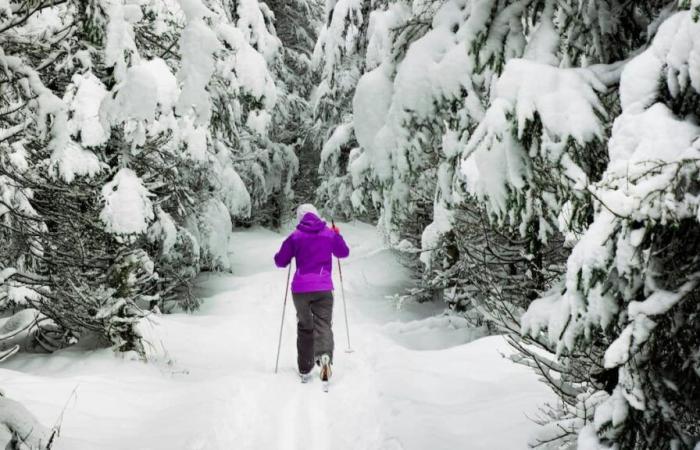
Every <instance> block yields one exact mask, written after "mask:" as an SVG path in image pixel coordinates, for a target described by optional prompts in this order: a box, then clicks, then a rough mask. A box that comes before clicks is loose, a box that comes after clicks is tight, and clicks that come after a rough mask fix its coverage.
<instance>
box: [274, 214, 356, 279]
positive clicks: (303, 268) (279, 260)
mask: <svg viewBox="0 0 700 450" xmlns="http://www.w3.org/2000/svg"><path fill="white" fill-rule="evenodd" d="M349 254H350V249H349V248H348V246H347V244H345V241H344V240H343V237H342V236H341V235H340V234H338V233H336V232H334V231H333V230H331V229H330V228H328V227H327V226H326V222H324V221H322V220H321V219H319V218H318V217H317V216H316V215H315V214H313V213H307V214H305V215H304V217H303V218H302V219H301V222H299V225H297V229H296V230H294V232H293V233H292V234H290V235H289V237H288V238H287V239H285V240H284V242H283V243H282V247H281V248H280V251H279V252H277V254H276V255H275V264H276V265H277V267H287V265H289V263H290V262H291V261H292V258H296V263H297V269H296V271H295V272H294V280H292V292H294V293H301V292H317V291H332V290H333V281H332V279H331V271H332V270H333V256H337V257H338V258H345V257H347V256H348V255H349Z"/></svg>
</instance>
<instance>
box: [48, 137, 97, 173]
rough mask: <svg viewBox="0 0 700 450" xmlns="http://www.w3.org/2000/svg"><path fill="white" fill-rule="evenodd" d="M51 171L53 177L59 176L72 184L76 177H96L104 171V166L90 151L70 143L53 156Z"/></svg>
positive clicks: (58, 149) (55, 151)
mask: <svg viewBox="0 0 700 450" xmlns="http://www.w3.org/2000/svg"><path fill="white" fill-rule="evenodd" d="M49 170H50V171H51V174H52V175H58V176H59V177H60V178H61V179H63V181H65V182H66V183H70V182H72V181H73V180H74V179H75V177H76V176H88V177H93V176H95V175H96V174H97V173H99V172H100V171H101V170H102V165H101V164H100V161H99V159H97V156H96V155H95V154H94V153H92V152H91V151H90V150H87V149H84V148H82V147H81V146H80V145H79V144H77V143H75V142H72V141H69V142H67V143H66V145H65V146H63V147H60V148H57V149H56V150H54V152H53V153H52V154H51V162H50V163H49Z"/></svg>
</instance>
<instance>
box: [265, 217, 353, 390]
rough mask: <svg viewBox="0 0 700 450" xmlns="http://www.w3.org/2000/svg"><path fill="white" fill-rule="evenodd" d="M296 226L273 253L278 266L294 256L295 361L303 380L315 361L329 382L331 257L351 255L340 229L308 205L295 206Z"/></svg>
mask: <svg viewBox="0 0 700 450" xmlns="http://www.w3.org/2000/svg"><path fill="white" fill-rule="evenodd" d="M297 220H298V222H299V223H298V225H297V227H296V230H295V231H294V232H293V233H292V234H290V235H289V237H287V239H285V241H284V242H283V243H282V247H281V248H280V250H279V252H277V254H276V255H275V264H276V265H277V267H287V266H288V265H289V264H290V262H291V261H292V258H296V271H295V272H294V279H293V280H292V298H293V299H294V307H295V308H296V311H297V364H298V366H299V375H300V376H301V381H302V383H306V382H307V381H309V380H310V379H311V370H312V369H313V368H314V362H315V363H316V364H317V365H319V366H320V367H321V374H320V375H321V381H323V382H324V383H328V380H329V379H330V376H331V364H332V362H333V330H332V329H331V324H332V317H333V281H332V279H331V271H332V270H333V256H336V257H338V258H345V257H347V256H348V255H349V254H350V249H349V248H348V246H347V244H346V243H345V240H344V239H343V237H342V236H341V235H340V230H339V229H338V228H337V227H336V226H335V225H333V226H332V227H330V228H329V227H327V226H326V222H324V221H323V220H321V219H320V218H319V214H318V211H317V210H316V208H315V207H314V206H313V205H311V204H303V205H300V206H299V207H298V208H297Z"/></svg>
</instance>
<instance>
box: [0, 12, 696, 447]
mask: <svg viewBox="0 0 700 450" xmlns="http://www.w3.org/2000/svg"><path fill="white" fill-rule="evenodd" d="M322 3H323V2H321V0H268V1H263V0H58V1H57V0H0V94H1V97H0V98H1V102H2V103H1V104H0V242H1V243H2V246H1V247H0V250H1V251H0V308H1V309H2V312H3V316H5V317H10V316H12V320H11V321H7V322H5V325H3V329H2V330H0V331H2V335H1V336H0V339H2V340H3V342H4V345H3V348H2V355H1V356H0V358H1V359H5V358H10V357H12V355H13V354H15V353H16V352H18V351H20V350H23V351H34V352H38V351H45V352H51V351H55V350H58V349H61V348H64V347H67V346H70V345H72V344H75V343H76V342H78V341H80V340H81V339H95V340H97V341H99V342H101V343H102V345H104V346H111V347H114V348H115V349H117V350H119V351H122V352H135V353H136V354H137V355H139V356H140V357H141V358H144V359H147V358H148V354H149V351H150V350H149V348H148V343H147V342H145V341H144V340H143V339H141V337H142V330H141V325H142V324H143V322H144V320H147V317H148V316H149V315H150V314H160V313H167V312H168V311H170V310H172V309H174V308H176V309H178V310H186V311H189V310H194V309H196V308H197V307H198V303H199V300H198V299H197V298H196V295H194V292H193V284H194V280H195V277H196V276H197V275H198V274H200V273H201V272H202V271H229V270H231V263H230V261H229V260H228V253H227V249H228V248H229V240H230V239H231V230H232V228H233V227H235V226H247V225H250V224H262V225H264V226H268V227H272V228H277V227H279V226H280V224H281V223H282V222H283V221H284V220H285V218H287V217H288V216H289V214H290V213H291V211H293V208H294V206H295V205H296V203H297V202H298V201H300V200H308V201H316V202H317V205H318V206H319V207H322V208H323V209H324V211H325V213H326V214H327V215H328V217H335V218H345V219H350V218H358V219H362V220H366V221H371V222H373V223H377V224H378V227H379V229H380V230H381V232H382V233H383V235H384V237H385V239H386V241H387V242H388V243H389V244H390V245H391V246H392V247H393V248H394V249H395V250H396V251H397V252H398V253H399V254H400V255H401V257H402V259H403V261H405V263H406V264H407V265H408V266H409V267H410V268H411V269H412V271H413V273H414V274H415V278H416V280H415V281H416V283H415V287H414V288H412V289H411V291H410V292H408V293H406V296H407V298H411V299H415V300H418V301H435V302H445V303H446V304H447V306H448V307H449V308H450V309H451V310H453V311H454V312H456V313H459V314H460V315H462V316H463V317H465V318H466V319H467V320H468V321H469V322H470V323H471V324H472V325H473V326H475V327H476V326H485V327H487V328H488V330H489V331H490V332H491V333H494V334H506V335H507V336H508V337H509V341H510V343H511V345H512V346H514V347H515V348H516V350H517V352H516V354H515V356H513V357H512V358H513V359H514V360H515V361H516V362H518V363H520V364H524V365H526V366H529V367H531V368H532V369H533V370H535V371H536V372H537V373H538V374H539V376H540V378H541V381H542V382H543V383H546V384H547V385H549V386H550V387H551V388H552V389H553V390H554V392H555V393H556V394H557V396H558V397H559V398H560V402H559V403H558V404H552V405H546V406H545V405H543V409H542V413H541V415H540V416H539V417H538V418H535V420H536V421H537V422H538V423H540V424H541V427H540V430H541V431H540V433H539V434H538V435H537V436H535V437H533V439H532V441H531V442H529V445H531V446H533V447H536V448H551V449H555V448H578V449H581V450H592V449H608V448H610V449H650V450H655V449H661V448H674V449H683V448H688V449H693V448H695V447H696V445H697V443H698V442H700V339H698V337H699V336H700V286H698V284H699V283H700V223H699V221H700V183H699V181H700V117H699V115H700V1H698V0H649V1H642V0H640V1H629V0H326V2H325V5H324V4H322ZM232 244H233V247H235V242H233V243H232ZM27 331H30V333H29V335H28V336H26V332H27ZM18 336H21V337H22V339H21V341H19V340H18V339H17V337H18ZM0 401H9V400H5V399H0ZM18 408H19V407H18ZM5 422H6V423H5V424H4V425H5V426H6V427H7V428H8V429H9V436H11V437H12V436H13V433H14V435H17V434H18V433H20V432H21V431H22V427H26V426H27V425H26V424H27V423H29V420H28V419H27V420H25V421H19V422H21V423H23V424H24V425H21V426H20V425H17V429H15V428H13V426H14V425H13V423H15V422H17V421H15V422H12V421H7V420H6V421H5ZM0 431H1V430H0ZM13 439H15V438H13ZM46 444H47V443H46V442H45V441H42V442H37V443H33V444H32V443H28V444H27V445H28V446H29V447H30V448H45V447H46ZM32 445H34V446H32ZM41 445H44V447H40V446H41ZM13 448H14V447H13ZM17 448H19V447H17ZM467 448H468V447H467Z"/></svg>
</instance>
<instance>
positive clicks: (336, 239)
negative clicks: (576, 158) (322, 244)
mask: <svg viewBox="0 0 700 450" xmlns="http://www.w3.org/2000/svg"><path fill="white" fill-rule="evenodd" d="M348 255H350V249H349V248H348V244H346V243H345V239H343V236H341V235H340V232H339V231H338V232H336V233H335V236H333V256H335V257H337V258H347V257H348Z"/></svg>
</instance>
